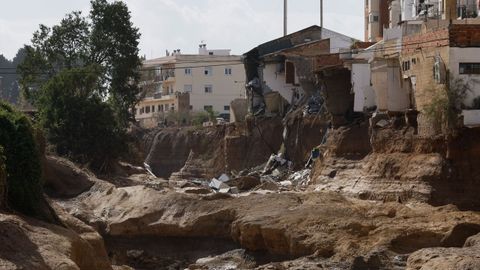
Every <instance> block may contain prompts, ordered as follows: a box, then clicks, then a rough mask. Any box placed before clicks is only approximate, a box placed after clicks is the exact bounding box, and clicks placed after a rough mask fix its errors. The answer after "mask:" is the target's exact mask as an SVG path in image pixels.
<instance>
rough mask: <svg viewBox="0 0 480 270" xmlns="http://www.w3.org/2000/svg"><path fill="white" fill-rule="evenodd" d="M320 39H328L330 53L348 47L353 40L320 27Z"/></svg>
mask: <svg viewBox="0 0 480 270" xmlns="http://www.w3.org/2000/svg"><path fill="white" fill-rule="evenodd" d="M322 39H330V53H338V52H340V50H341V49H350V47H351V46H352V44H353V42H354V40H353V39H352V38H351V37H349V36H346V35H343V34H340V33H337V32H335V31H331V30H328V29H326V28H323V29H322Z"/></svg>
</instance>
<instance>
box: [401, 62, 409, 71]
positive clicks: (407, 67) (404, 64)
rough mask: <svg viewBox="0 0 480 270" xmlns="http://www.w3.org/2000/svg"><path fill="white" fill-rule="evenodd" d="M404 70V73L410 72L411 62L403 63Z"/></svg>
mask: <svg viewBox="0 0 480 270" xmlns="http://www.w3.org/2000/svg"><path fill="white" fill-rule="evenodd" d="M402 70H403V71H408V70H410V61H403V62H402Z"/></svg>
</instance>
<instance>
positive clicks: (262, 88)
mask: <svg viewBox="0 0 480 270" xmlns="http://www.w3.org/2000/svg"><path fill="white" fill-rule="evenodd" d="M354 42H355V39H353V38H351V37H348V36H345V35H342V34H340V33H337V32H334V31H331V30H328V29H325V28H322V27H319V26H311V27H308V28H306V29H303V30H300V31H298V32H295V33H292V34H290V35H286V36H284V37H281V38H278V39H275V40H272V41H269V42H266V43H264V44H261V45H259V46H257V47H256V48H254V49H252V50H251V51H249V52H247V53H246V54H244V64H245V70H246V75H247V81H248V82H249V83H248V84H247V88H248V90H249V91H248V94H247V96H248V107H249V111H250V112H251V113H252V114H254V115H261V114H264V113H267V114H271V113H280V114H283V113H284V112H285V110H284V109H285V107H287V106H291V107H295V106H297V105H299V104H301V103H302V104H303V103H306V102H307V99H308V98H311V97H312V96H315V95H318V94H319V93H320V92H322V96H323V97H322V98H327V97H328V98H329V99H332V102H328V104H326V106H327V107H328V108H327V110H328V111H329V113H330V114H331V115H332V116H333V118H334V119H337V118H338V119H345V117H346V113H347V111H349V110H350V111H351V108H350V107H351V106H353V96H352V95H351V84H350V75H351V74H350V72H349V71H348V69H346V68H345V67H344V66H343V54H344V52H345V51H348V50H349V49H350V47H351V46H352V45H353V44H354ZM317 100H318V98H317ZM310 105H311V106H313V105H314V104H310ZM318 110H319V108H318V107H317V108H316V109H315V110H313V111H315V112H318ZM334 121H335V120H334ZM335 122H338V121H335ZM340 122H344V121H343V120H342V121H339V123H340Z"/></svg>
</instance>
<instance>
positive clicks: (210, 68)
mask: <svg viewBox="0 0 480 270" xmlns="http://www.w3.org/2000/svg"><path fill="white" fill-rule="evenodd" d="M204 74H205V76H212V74H213V70H212V67H205V70H204Z"/></svg>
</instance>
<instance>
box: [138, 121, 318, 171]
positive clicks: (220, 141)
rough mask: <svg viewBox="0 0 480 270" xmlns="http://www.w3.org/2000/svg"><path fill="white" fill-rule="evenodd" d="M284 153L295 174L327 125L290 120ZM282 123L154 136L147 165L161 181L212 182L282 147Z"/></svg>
mask: <svg viewBox="0 0 480 270" xmlns="http://www.w3.org/2000/svg"><path fill="white" fill-rule="evenodd" d="M286 126H287V132H288V136H287V140H286V142H285V148H286V149H285V150H286V154H287V156H288V158H289V159H290V160H292V161H293V162H294V164H295V166H296V167H297V168H301V167H303V165H304V164H305V161H306V160H307V159H308V157H309V154H310V151H311V150H312V148H313V147H315V146H317V145H319V144H320V143H321V141H322V139H323V131H324V130H325V128H326V124H325V122H324V121H323V120H321V119H318V118H317V117H315V116H310V117H292V118H291V119H290V121H289V122H288V123H287V125H286ZM283 134H284V124H283V123H282V119H280V118H275V117H274V118H249V119H247V121H246V122H244V123H235V124H229V125H225V126H217V127H212V128H201V129H193V128H182V129H162V130H159V131H155V136H154V139H153V141H152V143H151V145H149V144H147V147H148V146H150V148H149V149H150V150H149V151H148V152H149V153H148V156H147V158H146V163H147V164H149V165H150V167H151V168H152V170H153V172H154V173H155V174H156V175H157V176H159V177H163V178H169V177H170V176H171V175H172V174H174V176H175V177H177V178H182V179H192V178H212V177H215V176H218V175H220V174H222V173H225V172H227V173H229V172H231V171H241V170H244V169H247V168H251V167H255V166H258V165H261V164H264V163H266V162H267V160H268V158H269V157H270V155H271V154H273V153H277V152H278V151H279V150H280V148H281V145H282V143H283Z"/></svg>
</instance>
